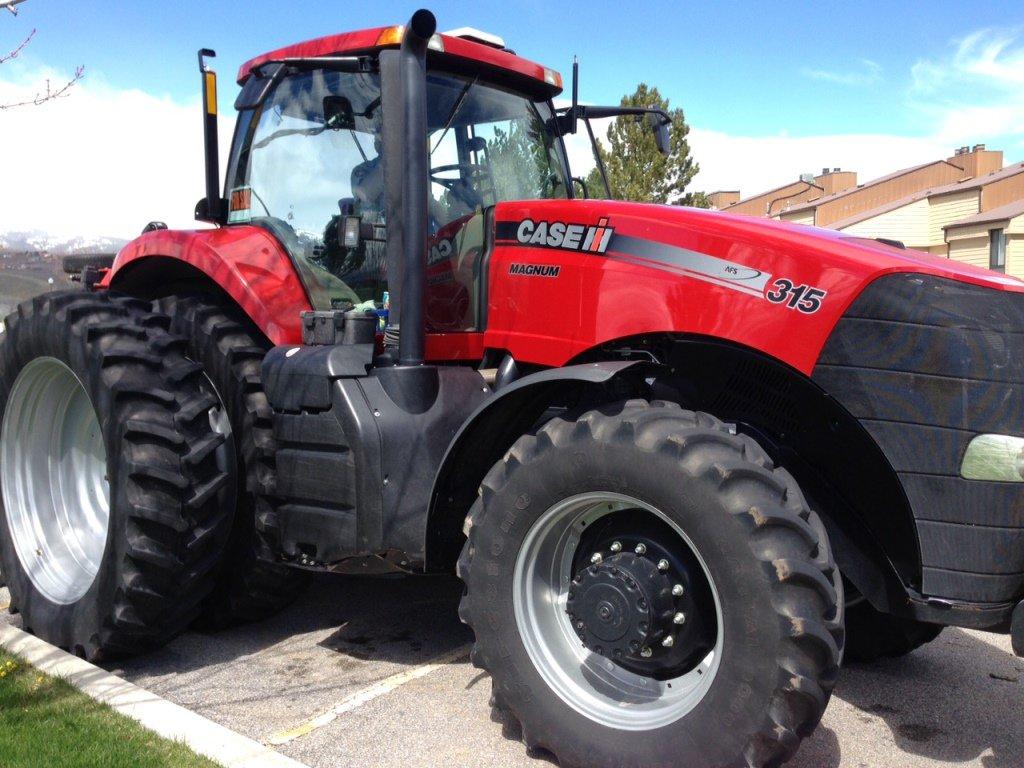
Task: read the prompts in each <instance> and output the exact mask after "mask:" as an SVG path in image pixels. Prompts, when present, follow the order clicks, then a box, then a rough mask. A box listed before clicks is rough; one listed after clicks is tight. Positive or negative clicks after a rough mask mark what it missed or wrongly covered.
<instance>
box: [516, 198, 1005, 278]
mask: <svg viewBox="0 0 1024 768" xmlns="http://www.w3.org/2000/svg"><path fill="white" fill-rule="evenodd" d="M496 218H497V220H498V221H499V222H502V221H506V220H508V219H511V220H513V221H516V222H522V221H524V220H527V219H530V220H532V221H535V222H537V223H538V224H540V223H542V222H543V223H547V224H548V225H550V224H557V223H564V224H566V225H567V226H570V225H571V224H573V223H580V224H583V225H584V226H587V227H596V226H598V225H602V222H603V227H604V231H603V233H602V238H603V239H604V242H603V243H600V242H599V243H597V245H599V246H600V245H604V246H605V247H604V249H603V250H601V252H602V253H604V252H608V251H612V252H615V250H616V249H615V247H614V246H616V245H617V246H619V247H620V248H622V247H623V246H625V247H627V248H628V246H629V242H628V239H639V240H644V241H649V242H651V243H654V244H662V245H665V246H669V247H672V246H676V247H682V248H686V249H691V250H693V251H694V252H696V253H700V254H704V255H707V256H712V257H718V258H722V257H726V258H728V259H729V260H730V261H737V262H739V263H741V264H743V265H744V266H745V267H748V268H752V269H757V270H762V271H763V268H764V267H765V266H766V265H765V263H764V259H765V258H766V257H770V256H771V255H772V254H775V253H779V254H782V253H785V254H787V255H788V256H790V257H791V258H796V259H803V260H813V261H814V262H816V263H817V264H827V265H829V266H830V267H833V268H840V269H844V270H846V271H849V272H850V273H851V274H856V275H858V276H860V277H861V278H873V277H878V276H880V275H882V274H885V273H889V272H916V273H924V274H930V275H935V276H939V277H946V278H949V279H952V280H960V281H963V282H967V283H972V284H974V285H981V286H986V287H990V288H994V289H997V290H1010V291H1024V282H1022V281H1021V280H1018V279H1016V278H1013V277H1008V276H1006V275H1001V274H998V273H996V272H992V271H990V270H988V269H983V268H981V267H975V266H972V265H970V264H964V263H962V262H957V261H952V260H950V259H947V258H940V257H938V256H933V255H931V254H929V253H925V252H923V251H916V250H911V249H904V248H898V247H895V246H892V245H888V244H886V243H882V242H879V241H876V240H872V239H869V238H863V237H854V236H851V235H846V234H843V233H842V232H837V231H835V230H831V229H821V228H819V227H810V226H806V225H802V224H790V223H788V222H782V221H776V220H774V219H767V218H761V217H754V216H745V215H742V214H730V213H724V212H721V211H709V210H702V209H698V208H684V207H681V206H672V205H650V204H643V203H629V202H621V201H611V200H601V201H597V200H586V201H583V200H580V201H576V200H574V201H556V200H545V201H531V202H528V203H507V204H503V205H500V206H499V208H498V216H497V217H496ZM506 228H507V227H506ZM541 229H542V230H545V231H546V232H547V235H546V240H547V241H551V242H554V241H556V240H558V234H557V233H558V232H559V231H561V227H556V228H555V230H554V233H553V232H552V229H551V227H550V226H547V227H542V228H541ZM528 233H530V234H529V240H531V241H532V242H533V243H534V244H537V243H538V242H539V240H540V237H541V236H540V235H538V234H537V227H533V228H531V227H529V225H527V226H526V227H524V228H523V230H522V232H520V231H519V230H518V229H517V231H516V239H517V240H519V239H520V235H522V236H523V237H524V238H525V237H526V235H527V234H528ZM583 239H584V240H585V239H586V234H584V236H583ZM564 241H565V238H563V239H562V242H561V243H560V244H559V246H556V247H563V248H570V249H571V248H572V247H573V246H574V244H575V240H574V239H570V240H569V245H568V246H566V245H565V243H564ZM549 245H550V243H549ZM592 245H593V244H592ZM644 250H645V251H650V250H651V249H644ZM595 252H596V251H595Z"/></svg>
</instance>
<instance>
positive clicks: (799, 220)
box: [779, 208, 814, 227]
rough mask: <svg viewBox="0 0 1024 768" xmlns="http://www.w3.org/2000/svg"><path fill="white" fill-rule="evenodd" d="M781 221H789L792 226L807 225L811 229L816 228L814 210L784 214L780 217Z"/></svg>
mask: <svg viewBox="0 0 1024 768" xmlns="http://www.w3.org/2000/svg"><path fill="white" fill-rule="evenodd" d="M779 220H780V221H788V222H790V223H792V224H806V225H807V226H809V227H813V226H814V209H813V208H811V209H810V210H809V211H798V212H797V213H786V212H783V213H782V214H781V215H780V216H779Z"/></svg>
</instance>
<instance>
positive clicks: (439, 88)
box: [228, 69, 569, 330]
mask: <svg viewBox="0 0 1024 768" xmlns="http://www.w3.org/2000/svg"><path fill="white" fill-rule="evenodd" d="M427 105H428V107H427V109H428V115H427V124H428V136H427V148H428V151H429V153H430V163H429V165H430V182H431V183H430V200H429V232H430V237H431V242H430V243H428V244H427V246H428V252H429V253H430V254H431V255H430V256H429V257H428V271H429V272H430V278H429V279H428V282H429V283H430V285H431V286H434V287H433V288H428V290H435V292H436V291H437V290H442V286H444V285H445V284H446V283H447V284H449V285H448V290H449V293H458V294H460V295H459V296H457V297H454V299H457V301H456V306H455V307H454V308H449V309H448V310H446V312H445V313H444V314H445V315H446V316H445V317H442V318H437V317H435V318H434V320H435V321H437V322H435V325H438V324H440V326H441V327H442V328H443V329H445V330H470V329H472V328H473V327H474V326H475V316H476V309H475V296H476V295H477V293H478V291H477V282H478V278H479V275H478V271H479V257H480V252H481V250H482V248H483V246H484V242H483V240H484V237H485V233H484V227H483V213H484V211H485V209H487V208H489V207H490V206H493V205H494V204H495V203H498V202H501V201H505V200H529V199H538V198H559V197H561V198H564V197H567V196H568V195H569V192H568V191H567V190H568V187H567V168H566V163H565V158H564V155H563V150H562V144H561V142H560V141H559V140H558V139H557V137H556V136H555V134H554V132H553V128H552V122H553V121H552V120H551V119H550V118H551V117H552V111H551V106H550V103H549V102H546V101H533V100H531V99H529V98H528V97H526V96H524V95H523V94H521V93H517V92H515V91H511V90H508V89H505V88H503V87H500V86H497V85H494V84H491V83H487V82H485V81H482V80H480V79H479V78H473V77H463V76H461V75H455V74H449V73H444V72H438V71H431V72H428V74H427ZM381 112H382V110H381V96H380V79H379V76H378V75H377V74H376V73H352V72H338V71H331V70H327V69H314V70H309V71H296V72H293V73H291V74H289V75H286V76H285V77H283V78H281V79H280V80H279V82H278V83H277V85H276V86H275V87H274V88H273V90H272V91H271V92H270V94H269V95H268V96H267V98H266V99H265V100H264V101H263V103H262V105H261V106H260V107H258V108H256V109H255V110H247V111H244V112H242V113H241V114H240V115H239V128H238V136H239V138H238V140H237V142H236V148H235V151H234V152H233V156H232V161H231V164H230V166H229V171H228V203H229V213H228V220H229V223H252V224H257V225H260V226H264V227H266V228H267V229H269V230H271V231H272V232H273V233H274V234H275V236H277V237H278V239H279V240H281V242H282V243H283V244H284V245H285V247H286V248H287V249H288V250H289V252H290V253H291V255H292V258H293V260H294V261H295V262H296V266H297V267H298V268H299V270H300V272H301V274H302V277H303V279H304V280H305V282H306V284H307V288H308V290H309V292H310V295H311V299H312V300H313V303H314V305H315V306H316V307H317V308H318V309H323V308H331V307H339V306H344V305H346V304H347V303H356V304H358V303H361V302H365V301H368V300H374V301H377V302H379V301H381V299H382V298H383V292H384V291H385V290H386V287H387V275H386V270H385V264H384V243H385V238H386V232H387V229H386V228H387V212H386V206H385V200H386V194H385V186H384V173H383V158H382V157H381V156H380V152H381V127H382V115H381ZM343 216H359V217H361V219H362V223H363V227H362V229H363V232H364V237H363V239H362V241H361V242H360V244H359V246H358V247H356V248H346V247H345V246H344V243H343V241H344V238H343V237H339V232H338V228H339V226H340V222H341V218H342V217H343ZM442 262H444V263H442ZM459 289H461V290H459ZM454 299H453V300H454ZM449 303H450V302H449ZM429 306H430V300H429V297H428V321H430V320H431V318H430V317H429V315H430V312H429Z"/></svg>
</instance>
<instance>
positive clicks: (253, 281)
mask: <svg viewBox="0 0 1024 768" xmlns="http://www.w3.org/2000/svg"><path fill="white" fill-rule="evenodd" d="M152 257H164V258H172V259H178V260H180V261H183V262H185V263H186V264H190V265H191V266H193V267H195V268H197V269H199V270H200V271H202V272H203V273H205V274H206V275H207V276H209V277H210V278H211V279H212V280H213V281H214V282H215V283H216V284H217V285H219V286H220V287H221V288H222V289H224V290H225V291H226V292H227V293H228V295H230V296H231V298H233V299H234V300H235V301H236V302H237V303H238V305H239V306H240V307H241V308H242V309H243V310H245V312H246V314H248V315H249V317H250V318H252V320H253V322H255V323H256V325H258V326H259V328H260V330H261V331H263V333H264V334H265V335H266V336H267V338H269V339H270V340H271V341H272V342H273V343H275V344H298V343H301V341H302V326H301V323H300V321H299V313H300V312H303V311H305V310H308V309H311V308H312V307H311V305H310V302H309V298H308V297H307V295H306V291H305V288H303V286H302V282H301V281H300V280H299V277H298V274H297V273H296V271H295V267H294V266H293V265H292V262H291V260H290V259H289V258H288V254H287V253H286V252H285V251H284V249H283V248H282V247H281V245H280V244H279V243H278V242H277V240H275V239H274V238H273V236H272V235H270V233H268V232H267V231H266V230H264V229H260V228H259V227H251V226H231V227H222V228H220V229H210V230H199V231H179V230H157V231H155V232H148V233H146V234H144V235H142V236H141V237H137V238H136V239H135V240H132V241H131V242H130V243H128V245H126V246H125V247H124V248H123V249H121V252H120V253H118V254H117V258H116V259H115V260H114V265H113V267H112V268H111V270H110V272H109V273H107V275H106V277H105V278H104V279H103V282H102V283H100V284H99V286H98V287H99V288H111V289H114V290H116V289H117V287H118V282H119V279H120V278H121V277H122V276H124V275H126V274H128V271H129V270H131V271H133V272H134V271H135V270H137V269H144V268H145V260H146V259H148V258H152ZM151 279H152V281H153V283H154V285H155V286H158V285H159V282H160V280H161V270H160V269H154V270H153V275H152V278H151Z"/></svg>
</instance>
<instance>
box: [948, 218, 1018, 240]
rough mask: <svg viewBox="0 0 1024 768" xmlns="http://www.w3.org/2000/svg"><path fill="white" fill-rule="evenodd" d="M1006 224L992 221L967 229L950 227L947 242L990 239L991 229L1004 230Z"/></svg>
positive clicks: (973, 225) (972, 225)
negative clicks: (981, 238) (976, 238)
mask: <svg viewBox="0 0 1024 768" xmlns="http://www.w3.org/2000/svg"><path fill="white" fill-rule="evenodd" d="M1005 223H1006V222H1003V221H992V222H985V223H984V224H971V225H970V226H967V227H950V228H949V229H947V230H946V240H948V241H949V242H952V241H954V240H970V239H972V238H975V237H988V231H989V230H990V229H1002V228H1003V226H1004V224H1005Z"/></svg>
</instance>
